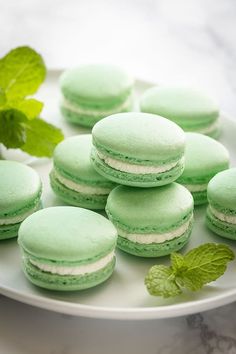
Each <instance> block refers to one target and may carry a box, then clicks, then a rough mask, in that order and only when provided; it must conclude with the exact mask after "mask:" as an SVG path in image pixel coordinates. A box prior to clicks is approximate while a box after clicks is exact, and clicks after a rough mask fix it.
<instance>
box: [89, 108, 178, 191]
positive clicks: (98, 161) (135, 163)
mask: <svg viewBox="0 0 236 354" xmlns="http://www.w3.org/2000/svg"><path fill="white" fill-rule="evenodd" d="M92 136H93V145H94V149H93V150H92V155H91V159H92V162H93V166H94V168H95V169H96V170H97V171H98V173H100V174H101V175H103V176H104V177H106V178H108V179H110V180H111V181H114V182H117V183H119V184H124V185H130V186H136V187H155V186H161V185H164V184H168V183H170V182H172V181H174V180H176V179H177V178H178V177H179V176H180V175H181V173H182V172H183V168H184V148H185V134H184V132H183V130H182V129H181V128H180V127H178V125H176V124H175V123H173V122H171V121H169V120H168V119H165V118H163V117H159V116H156V115H153V114H147V113H139V112H133V113H120V114H114V115H112V116H109V117H107V118H104V119H103V120H101V121H100V122H98V123H97V124H96V125H95V126H94V128H93V130H92Z"/></svg>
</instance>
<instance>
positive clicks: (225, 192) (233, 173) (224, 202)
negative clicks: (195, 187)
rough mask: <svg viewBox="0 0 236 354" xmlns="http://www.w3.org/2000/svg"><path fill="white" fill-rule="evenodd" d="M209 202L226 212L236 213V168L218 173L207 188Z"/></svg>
mask: <svg viewBox="0 0 236 354" xmlns="http://www.w3.org/2000/svg"><path fill="white" fill-rule="evenodd" d="M207 196H208V199H209V202H210V203H211V204H212V205H213V206H214V205H215V204H216V207H218V208H219V209H221V210H224V211H228V212H230V211H232V212H233V213H235V212H236V168H231V169H229V170H225V171H222V172H219V173H217V175H215V176H214V177H213V178H212V179H211V180H210V182H209V184H208V188H207ZM225 209H229V210H225Z"/></svg>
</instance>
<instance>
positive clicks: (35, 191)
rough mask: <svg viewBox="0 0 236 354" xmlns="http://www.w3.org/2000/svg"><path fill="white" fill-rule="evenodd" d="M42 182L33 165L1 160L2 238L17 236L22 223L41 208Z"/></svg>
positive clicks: (0, 222) (0, 206) (0, 214)
mask: <svg viewBox="0 0 236 354" xmlns="http://www.w3.org/2000/svg"><path fill="white" fill-rule="evenodd" d="M41 193H42V184H41V181H40V178H39V176H38V174H37V172H35V171H34V170H33V169H32V168H31V167H29V166H26V165H23V164H21V163H19V162H15V161H0V240H3V239H8V238H11V237H16V236H17V233H18V229H19V226H20V223H21V222H22V221H23V220H24V219H25V218H26V217H27V216H29V215H30V214H32V213H34V212H35V211H36V210H38V209H40V207H41V203H40V197H41Z"/></svg>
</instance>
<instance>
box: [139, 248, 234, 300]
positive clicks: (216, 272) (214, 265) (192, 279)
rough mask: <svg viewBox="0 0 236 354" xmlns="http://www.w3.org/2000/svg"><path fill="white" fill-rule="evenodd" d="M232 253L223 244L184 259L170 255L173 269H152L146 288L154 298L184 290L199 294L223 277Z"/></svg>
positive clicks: (200, 249)
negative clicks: (203, 288) (208, 285)
mask: <svg viewBox="0 0 236 354" xmlns="http://www.w3.org/2000/svg"><path fill="white" fill-rule="evenodd" d="M233 259H234V253H233V251H232V250H231V249H230V248H229V247H228V246H227V245H224V244H216V243H206V244H203V245H201V246H199V247H197V248H194V249H192V250H191V251H189V252H188V253H187V254H186V255H185V256H182V255H181V254H179V253H172V254H171V266H170V267H166V266H164V265H157V266H154V267H152V268H151V269H150V270H149V272H148V274H147V276H146V278H145V284H146V286H147V290H148V292H149V293H150V294H151V295H156V296H163V297H170V296H176V295H179V294H181V292H182V288H186V289H188V290H192V291H196V290H199V289H201V288H202V287H203V286H204V285H205V284H207V283H210V282H212V281H214V280H216V279H218V278H219V277H220V276H221V275H223V274H224V272H225V271H226V268H227V263H228V262H230V261H232V260H233Z"/></svg>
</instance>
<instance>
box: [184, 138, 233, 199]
mask: <svg viewBox="0 0 236 354" xmlns="http://www.w3.org/2000/svg"><path fill="white" fill-rule="evenodd" d="M227 168H229V153H228V151H227V150H226V148H225V147H224V146H223V145H222V144H221V143H219V142H218V141H216V140H214V139H212V138H210V137H209V136H206V135H203V134H198V133H186V150H185V167H184V172H183V174H182V175H181V176H180V177H179V178H178V179H177V182H178V183H181V184H183V185H184V186H185V187H186V188H188V190H189V191H190V192H191V193H192V195H193V199H194V204H195V205H198V204H204V203H207V185H208V182H209V181H210V180H211V178H212V177H214V176H215V175H216V174H217V173H218V172H220V171H222V170H226V169H227Z"/></svg>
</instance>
